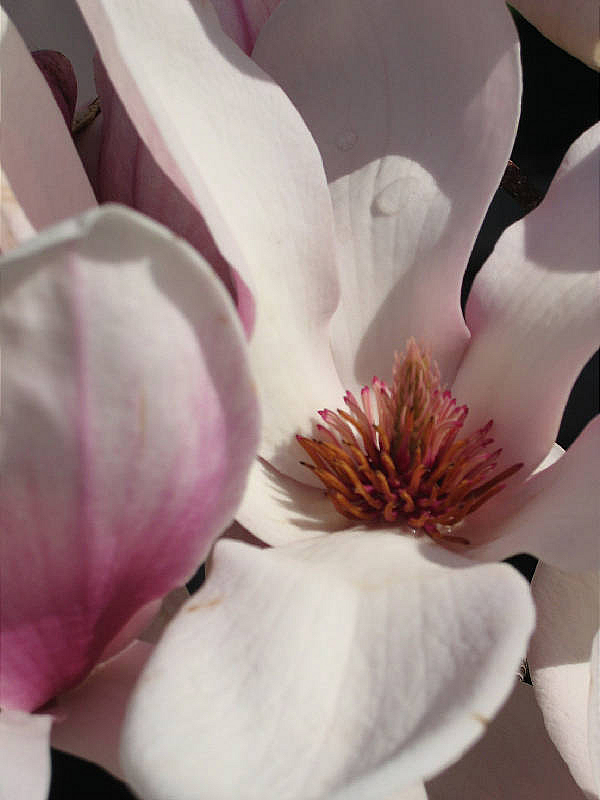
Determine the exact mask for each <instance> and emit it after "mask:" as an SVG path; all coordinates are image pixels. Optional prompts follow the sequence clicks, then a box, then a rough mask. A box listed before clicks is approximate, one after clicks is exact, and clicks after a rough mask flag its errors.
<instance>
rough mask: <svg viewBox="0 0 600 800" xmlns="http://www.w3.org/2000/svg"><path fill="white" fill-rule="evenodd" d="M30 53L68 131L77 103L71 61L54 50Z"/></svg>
mask: <svg viewBox="0 0 600 800" xmlns="http://www.w3.org/2000/svg"><path fill="white" fill-rule="evenodd" d="M31 55H32V56H33V60H34V61H35V63H36V64H37V65H38V67H39V69H40V70H41V73H42V75H43V76H44V78H45V79H46V83H47V84H48V86H49V87H50V91H51V92H52V95H53V96H54V99H55V101H56V104H57V106H58V107H59V108H60V113H61V114H62V115H63V118H64V120H65V124H66V126H67V130H68V131H69V133H70V132H71V123H72V122H73V115H74V114H75V106H76V105H77V78H76V77H75V72H74V71H73V67H72V66H71V62H70V61H69V59H68V58H66V57H65V56H63V54H62V53H57V52H56V50H36V51H35V53H32V54H31Z"/></svg>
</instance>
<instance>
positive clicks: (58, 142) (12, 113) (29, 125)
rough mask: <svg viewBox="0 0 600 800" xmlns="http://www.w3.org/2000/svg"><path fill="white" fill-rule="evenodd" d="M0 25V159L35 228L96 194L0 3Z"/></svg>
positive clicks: (92, 203) (87, 202)
mask: <svg viewBox="0 0 600 800" xmlns="http://www.w3.org/2000/svg"><path fill="white" fill-rule="evenodd" d="M25 5H28V4H25ZM0 30H1V33H0V67H1V70H2V140H1V149H0V161H1V163H2V169H3V170H4V172H5V173H6V176H7V178H8V180H9V182H10V185H11V186H12V190H13V192H14V195H15V197H16V199H17V201H18V203H19V205H20V206H21V207H22V209H23V212H24V213H25V215H26V216H27V218H28V219H29V221H30V222H31V224H32V225H33V227H34V228H36V230H40V229H41V228H44V227H46V226H47V225H50V224H52V223H54V222H57V221H59V220H61V219H64V218H65V217H70V216H71V215H73V214H77V213H79V212H81V211H84V210H85V209H87V208H91V207H92V206H95V205H96V200H95V198H94V194H93V192H92V189H91V186H90V185H89V182H88V179H87V177H86V175H85V172H84V170H83V166H82V165H81V161H80V160H79V156H78V155H77V151H76V150H75V146H74V144H73V142H72V141H71V137H70V136H69V132H68V131H67V128H66V126H65V121H64V119H63V116H62V114H61V112H60V110H59V108H58V106H57V105H56V102H55V100H54V97H53V96H52V93H51V91H50V89H49V88H48V84H47V83H46V81H45V80H44V78H43V76H42V73H41V72H40V70H39V69H38V67H37V66H36V64H35V62H34V61H33V59H32V58H31V56H30V55H29V53H28V52H27V49H26V48H25V45H24V44H23V41H22V39H21V37H20V36H19V34H18V33H17V31H16V29H15V27H14V26H13V25H12V23H11V22H10V20H9V19H8V17H7V16H6V14H5V12H4V11H3V10H2V9H0Z"/></svg>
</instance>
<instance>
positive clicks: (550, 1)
mask: <svg viewBox="0 0 600 800" xmlns="http://www.w3.org/2000/svg"><path fill="white" fill-rule="evenodd" d="M511 5H513V6H514V7H515V8H516V9H517V11H519V12H520V13H521V14H523V16H524V17H527V19H528V20H529V21H530V22H531V23H533V24H534V25H535V27H536V28H538V29H539V30H540V31H541V32H542V33H543V34H544V36H547V37H548V38H549V39H552V41H553V42H554V43H555V44H557V45H558V46H559V47H562V48H563V49H564V50H567V51H568V52H569V53H571V55H574V56H576V57H577V58H579V59H581V60H582V61H584V62H585V63H586V64H587V65H588V66H590V67H593V68H594V69H599V68H600V28H599V24H598V13H599V12H598V0H514V2H511Z"/></svg>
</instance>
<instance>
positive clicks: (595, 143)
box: [454, 124, 600, 475]
mask: <svg viewBox="0 0 600 800" xmlns="http://www.w3.org/2000/svg"><path fill="white" fill-rule="evenodd" d="M599 164H600V124H599V125H596V126H594V127H593V128H591V129H590V130H589V131H587V132H586V133H585V134H583V136H581V137H580V138H579V139H578V140H577V141H576V142H575V144H573V145H572V146H571V148H570V149H569V151H568V152H567V155H566V156H565V159H564V161H563V163H562V165H561V168H560V169H559V171H558V173H557V175H556V177H555V178H554V181H553V182H552V185H551V187H550V190H549V191H548V194H547V195H546V197H545V199H544V201H543V202H542V203H541V205H540V206H538V208H536V209H535V211H533V212H532V213H531V214H529V215H528V216H527V217H525V218H524V219H523V220H520V221H519V222H517V223H516V224H515V225H512V226H511V227H510V228H508V230H507V231H505V233H504V234H503V235H502V236H501V237H500V240H499V241H498V244H497V245H496V249H495V250H494V252H493V253H492V255H491V256H490V258H489V259H488V261H487V262H486V264H484V266H483V268H482V270H481V271H480V272H479V274H478V276H477V278H476V279H475V282H474V284H473V288H472V290H471V294H470V296H469V300H468V303H467V309H466V318H467V323H468V325H469V328H470V330H471V333H472V335H473V338H472V340H471V343H470V345H469V348H468V350H467V352H466V354H465V358H464V360H463V362H462V364H461V366H460V370H459V372H458V375H457V378H456V381H455V383H454V393H455V395H456V397H458V398H459V399H460V400H461V401H463V402H466V403H467V404H468V406H469V409H470V413H469V417H468V418H467V422H466V428H467V429H473V428H475V427H478V426H479V425H482V424H484V423H485V422H487V420H489V419H493V420H494V428H493V430H492V435H493V436H494V438H495V440H496V442H497V444H498V446H501V447H503V448H504V452H503V454H502V459H503V461H504V464H514V463H516V462H524V464H525V467H524V469H523V472H522V474H523V475H527V473H528V471H530V470H531V469H533V467H535V466H536V465H537V464H539V462H540V461H541V460H542V458H543V457H544V456H545V455H546V453H547V452H548V451H549V450H550V447H551V446H552V444H553V442H554V440H555V438H556V434H557V432H558V427H559V424H560V420H561V416H562V412H563V409H564V407H565V403H566V401H567V398H568V395H569V391H570V390H571V387H572V385H573V383H574V381H575V379H576V378H577V375H578V373H579V371H580V370H581V369H582V367H583V366H584V364H585V363H586V362H587V360H588V359H589V358H590V356H591V355H592V353H593V352H594V350H595V348H596V346H597V341H598V336H599V334H600V325H599V317H598V300H599V299H600V295H599V291H598V286H599V283H598V278H599V273H598V265H599V264H600V242H599V239H598V168H599Z"/></svg>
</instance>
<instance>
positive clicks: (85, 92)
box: [2, 0, 96, 106]
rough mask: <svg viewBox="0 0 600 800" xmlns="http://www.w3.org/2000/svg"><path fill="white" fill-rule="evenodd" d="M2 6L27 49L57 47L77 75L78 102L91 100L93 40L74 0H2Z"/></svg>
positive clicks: (84, 102) (92, 91)
mask: <svg viewBox="0 0 600 800" xmlns="http://www.w3.org/2000/svg"><path fill="white" fill-rule="evenodd" d="M2 6H3V8H4V10H5V11H6V13H7V14H8V16H9V17H10V18H11V20H12V21H13V23H14V24H15V26H16V27H17V29H18V31H19V33H20V34H21V36H22V37H23V39H24V40H25V43H26V45H27V49H28V50H58V51H59V52H60V53H62V54H63V55H65V56H66V57H67V58H68V59H69V61H70V62H71V64H72V65H73V69H74V70H75V75H76V76H77V85H78V87H79V92H78V95H79V102H80V104H82V105H84V106H85V105H87V104H88V103H89V102H90V101H91V100H93V99H94V97H95V96H96V94H95V91H96V90H95V87H94V67H93V63H92V59H93V56H94V50H95V48H94V40H93V39H92V37H91V36H90V33H89V31H88V29H87V26H86V24H85V22H84V21H83V17H82V16H81V12H80V11H79V8H78V7H77V2H76V0H51V2H50V0H27V2H26V3H24V2H23V0H2Z"/></svg>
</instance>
